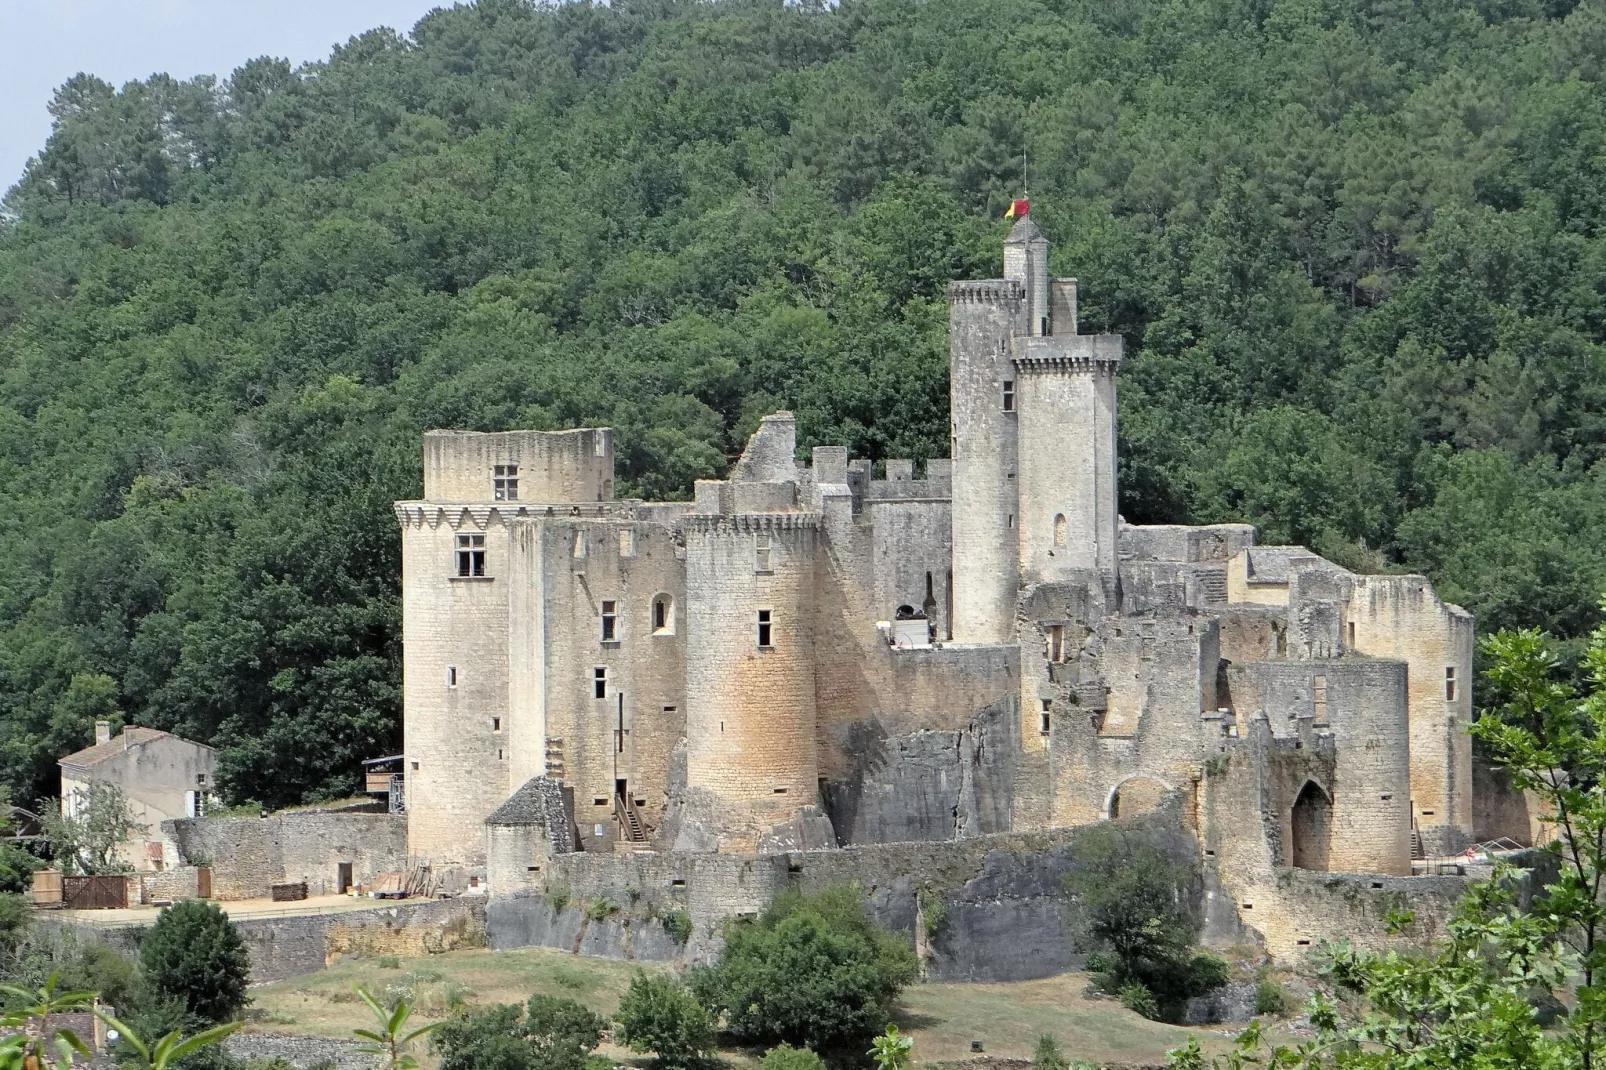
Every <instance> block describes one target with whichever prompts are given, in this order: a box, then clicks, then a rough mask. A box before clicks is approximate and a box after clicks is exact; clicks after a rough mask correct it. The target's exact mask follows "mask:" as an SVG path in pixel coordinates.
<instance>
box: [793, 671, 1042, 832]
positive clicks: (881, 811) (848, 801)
mask: <svg viewBox="0 0 1606 1070" xmlns="http://www.w3.org/2000/svg"><path fill="white" fill-rule="evenodd" d="M1016 701H1017V700H1016V697H1015V696H1014V695H1007V696H1005V697H1004V698H1003V699H1000V700H999V701H998V702H996V703H994V704H993V705H991V706H988V707H986V708H984V709H982V710H979V711H977V712H976V714H974V715H973V716H972V718H971V720H970V721H969V723H967V724H966V725H964V726H963V727H961V728H956V729H951V730H933V729H919V730H916V731H914V732H908V733H904V734H900V735H890V736H889V735H883V734H880V733H879V728H880V725H879V724H878V723H877V722H874V721H866V722H858V723H857V724H856V725H854V726H851V727H852V729H853V730H850V731H849V732H848V734H847V738H846V740H845V741H844V744H843V746H842V748H841V751H842V753H843V754H844V755H845V757H846V759H847V760H846V764H845V766H844V767H843V768H841V769H840V770H839V773H838V775H837V776H834V777H828V778H825V779H824V781H823V783H822V786H821V794H822V797H823V800H824V806H825V810H826V813H827V814H829V815H830V818H831V823H832V826H833V827H834V828H835V830H836V835H837V842H838V843H841V844H868V843H899V842H907V841H922V840H926V841H929V840H951V839H962V838H965V837H969V836H978V835H986V834H989V833H996V832H1007V831H1008V830H1009V828H1010V820H1011V810H1012V805H1013V797H1012V791H1011V789H1012V785H1013V773H1014V764H1015V758H1016V754H1017V753H1018V751H1019V744H1018V741H1017V739H1016V736H1015V727H1016V725H1017V724H1018V723H1019V717H1018V715H1017V713H1016V708H1015V706H1016Z"/></svg>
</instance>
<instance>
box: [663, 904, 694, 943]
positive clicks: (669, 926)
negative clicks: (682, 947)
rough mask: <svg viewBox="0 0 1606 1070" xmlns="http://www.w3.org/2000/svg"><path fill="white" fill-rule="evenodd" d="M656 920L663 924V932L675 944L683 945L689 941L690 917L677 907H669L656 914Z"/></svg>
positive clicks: (690, 932)
mask: <svg viewBox="0 0 1606 1070" xmlns="http://www.w3.org/2000/svg"><path fill="white" fill-rule="evenodd" d="M658 920H659V921H660V922H661V923H662V924H663V927H664V932H666V933H668V934H669V938H670V939H671V940H673V941H675V943H677V944H684V943H685V942H686V941H688V940H690V939H691V934H692V922H691V915H690V914H689V913H687V912H686V911H684V910H682V909H681V908H679V907H669V908H668V909H665V910H660V911H659V912H658Z"/></svg>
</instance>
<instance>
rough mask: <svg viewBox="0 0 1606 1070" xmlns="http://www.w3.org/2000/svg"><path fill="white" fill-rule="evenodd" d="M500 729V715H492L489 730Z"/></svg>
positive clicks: (495, 730)
mask: <svg viewBox="0 0 1606 1070" xmlns="http://www.w3.org/2000/svg"><path fill="white" fill-rule="evenodd" d="M501 730H502V718H500V717H492V718H491V731H493V732H500V731H501Z"/></svg>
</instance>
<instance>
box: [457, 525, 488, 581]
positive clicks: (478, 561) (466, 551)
mask: <svg viewBox="0 0 1606 1070" xmlns="http://www.w3.org/2000/svg"><path fill="white" fill-rule="evenodd" d="M457 574H458V575H459V576H483V575H485V536H484V535H459V536H458V537H457Z"/></svg>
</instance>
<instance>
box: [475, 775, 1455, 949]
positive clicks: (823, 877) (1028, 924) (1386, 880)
mask: <svg viewBox="0 0 1606 1070" xmlns="http://www.w3.org/2000/svg"><path fill="white" fill-rule="evenodd" d="M1218 817H1219V815H1218ZM1249 820H1250V821H1252V822H1255V823H1258V822H1259V821H1260V818H1259V817H1258V816H1255V817H1252V818H1249ZM1108 824H1110V825H1111V826H1113V827H1117V828H1123V829H1128V830H1133V831H1136V832H1139V833H1141V834H1144V835H1147V836H1150V837H1152V838H1153V839H1154V841H1155V842H1156V843H1157V844H1159V845H1160V846H1161V847H1162V849H1164V850H1165V851H1166V852H1167V853H1168V854H1170V855H1171V856H1172V857H1174V858H1176V859H1178V860H1179V861H1194V860H1196V859H1198V858H1199V847H1198V844H1197V841H1195V840H1194V838H1193V837H1192V835H1191V834H1190V833H1189V832H1188V831H1187V830H1185V829H1184V828H1183V827H1182V824H1181V822H1180V819H1179V814H1178V800H1177V799H1176V798H1175V797H1172V798H1169V799H1167V801H1166V803H1165V804H1164V805H1163V806H1162V807H1161V808H1160V809H1159V810H1157V811H1154V812H1152V813H1149V814H1145V815H1142V816H1140V817H1135V818H1130V819H1125V820H1121V821H1116V822H1111V823H1108ZM1086 828H1087V826H1083V827H1082V828H1067V829H1055V830H1050V831H1044V832H1034V833H1002V834H995V835H986V836H977V837H973V838H970V839H964V840H950V841H946V842H928V843H897V844H869V845H863V846H855V847H845V848H839V849H836V850H823V851H795V852H790V853H785V854H774V855H762V856H745V857H742V856H730V855H715V854H686V853H670V854H657V853H651V852H638V853H631V854H606V855H604V854H587V853H577V854H568V855H558V856H555V857H554V858H552V859H551V860H550V862H549V863H548V865H547V871H546V874H545V877H546V880H545V883H544V886H543V887H542V889H541V890H539V891H530V892H528V893H525V894H521V895H519V896H514V897H498V898H496V899H493V900H492V901H491V903H490V906H489V908H488V914H487V927H488V935H489V940H490V943H491V946H492V947H496V948H514V947H526V946H541V947H554V948H560V949H562V950H565V951H571V952H575V953H578V954H587V955H598V956H602V957H606V958H623V959H635V960H641V961H684V962H695V961H700V960H704V959H707V958H708V957H710V956H711V955H713V954H714V953H715V952H716V951H717V949H718V946H719V942H720V932H721V929H722V927H723V923H724V921H725V920H726V919H727V918H732V917H739V916H741V915H753V914H756V913H758V912H759V911H761V910H763V908H764V907H765V905H766V904H767V903H768V902H769V901H770V900H771V899H772V898H773V897H774V895H775V893H777V892H779V891H782V890H784V889H794V888H795V889H799V890H802V891H805V892H808V891H816V890H818V889H820V888H823V887H826V886H827V885H831V884H838V883H843V882H854V883H857V884H858V885H859V886H860V887H861V888H862V889H863V890H864V893H865V903H866V906H867V908H868V909H869V911H870V914H871V916H872V917H874V918H875V920H876V921H877V922H879V923H880V924H881V925H883V926H885V927H886V928H887V929H888V930H890V931H893V932H901V933H905V934H908V938H909V939H910V940H911V941H912V942H913V943H914V944H915V946H916V947H917V948H918V949H919V950H920V951H921V955H922V959H923V963H924V966H925V970H926V975H927V976H928V977H929V978H930V979H931V980H938V981H1014V980H1026V979H1031V978H1037V977H1047V976H1050V975H1053V974H1056V973H1061V972H1064V971H1065V970H1068V969H1072V968H1075V967H1077V966H1079V965H1080V964H1081V960H1082V955H1081V952H1080V951H1079V950H1078V947H1077V937H1078V936H1079V935H1080V933H1081V932H1082V923H1081V920H1080V919H1079V918H1078V917H1077V915H1076V911H1075V907H1074V904H1072V903H1071V902H1070V901H1069V899H1068V897H1067V896H1066V895H1065V892H1064V890H1063V885H1062V877H1063V876H1064V875H1065V874H1066V873H1069V872H1072V871H1073V870H1074V869H1075V868H1076V866H1077V862H1078V855H1077V846H1076V841H1077V837H1078V836H1079V835H1081V834H1082V833H1083V832H1084V831H1085V829H1086ZM1234 839H1255V840H1260V839H1261V837H1259V836H1254V837H1234ZM1204 861H1205V865H1204V867H1203V871H1202V872H1201V875H1200V880H1199V882H1198V884H1197V885H1196V886H1195V888H1194V889H1193V890H1192V899H1193V906H1194V908H1195V910H1196V911H1197V912H1198V913H1199V916H1200V917H1201V920H1203V921H1204V923H1205V927H1204V933H1203V939H1204V941H1205V943H1206V944H1208V945H1212V946H1218V947H1221V946H1230V945H1234V944H1241V943H1257V944H1260V945H1262V946H1264V947H1265V949H1266V951H1267V952H1269V953H1270V954H1271V955H1272V956H1273V958H1275V959H1277V960H1279V961H1282V962H1285V963H1294V962H1297V961H1298V960H1300V959H1301V958H1303V956H1304V955H1305V953H1306V952H1307V951H1308V950H1309V949H1310V947H1312V946H1315V945H1317V944H1320V943H1323V942H1327V941H1335V940H1339V939H1345V938H1347V939H1350V940H1351V941H1352V942H1355V943H1359V944H1363V945H1381V944H1383V943H1384V942H1386V940H1387V937H1386V936H1385V935H1384V931H1385V927H1384V918H1385V915H1386V914H1387V913H1388V912H1389V910H1390V909H1392V908H1400V907H1403V908H1405V909H1409V910H1412V911H1413V912H1415V914H1416V916H1417V919H1418V922H1419V932H1421V933H1423V934H1427V935H1432V934H1435V933H1438V932H1440V931H1442V927H1443V923H1444V920H1445V918H1446V917H1447V916H1448V914H1449V911H1450V909H1451V907H1452V906H1453V905H1454V903H1455V901H1456V900H1457V899H1458V898H1459V897H1460V895H1461V893H1462V892H1463V890H1464V889H1465V887H1466V881H1465V879H1464V878H1460V877H1389V876H1370V875H1365V874H1332V873H1317V872H1311V871H1305V870H1299V869H1291V868H1287V867H1282V866H1274V865H1272V864H1271V862H1270V859H1269V857H1263V858H1260V859H1258V860H1257V859H1250V858H1246V857H1240V856H1238V855H1237V854H1234V855H1233V857H1232V858H1222V857H1219V853H1218V855H1216V856H1206V858H1205V860H1204ZM601 901H606V902H601ZM935 902H940V903H941V904H942V906H941V909H940V922H938V923H936V924H928V919H927V916H926V915H927V912H928V911H929V910H930V909H931V908H932V907H933V905H934V903H935ZM610 904H611V906H610ZM598 907H601V908H602V909H601V910H599V909H598ZM670 910H681V911H685V912H686V913H687V914H688V915H689V916H690V918H691V920H692V930H693V931H692V934H691V938H690V940H689V941H688V942H687V943H686V944H685V945H680V944H678V943H676V942H675V941H673V940H672V939H671V938H670V937H669V936H668V934H667V933H665V932H664V930H663V926H662V924H661V923H660V922H659V921H658V920H657V919H658V918H659V917H661V916H662V915H663V914H664V913H666V912H667V911H670ZM608 911H611V913H607V912H608ZM603 913H607V916H606V917H604V918H602V920H600V921H599V920H596V918H595V917H591V918H589V920H588V915H599V914H603Z"/></svg>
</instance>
